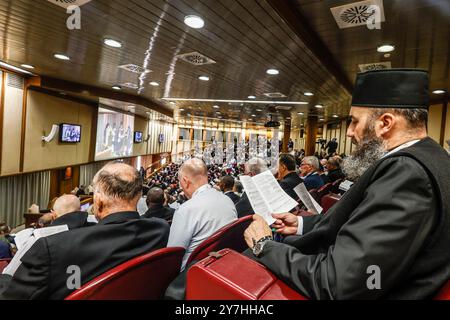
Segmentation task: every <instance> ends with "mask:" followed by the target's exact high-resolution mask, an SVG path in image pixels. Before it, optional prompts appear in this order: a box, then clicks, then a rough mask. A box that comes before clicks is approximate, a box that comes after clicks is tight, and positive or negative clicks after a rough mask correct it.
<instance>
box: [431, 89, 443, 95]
mask: <svg viewBox="0 0 450 320" xmlns="http://www.w3.org/2000/svg"><path fill="white" fill-rule="evenodd" d="M433 93H434V94H444V93H445V90H442V89H438V90H434V91H433Z"/></svg>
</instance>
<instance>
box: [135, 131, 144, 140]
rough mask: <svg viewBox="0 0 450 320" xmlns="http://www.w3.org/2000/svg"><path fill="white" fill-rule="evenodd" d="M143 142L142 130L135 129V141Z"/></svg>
mask: <svg viewBox="0 0 450 320" xmlns="http://www.w3.org/2000/svg"><path fill="white" fill-rule="evenodd" d="M141 142H142V132H141V131H135V132H134V143H141Z"/></svg>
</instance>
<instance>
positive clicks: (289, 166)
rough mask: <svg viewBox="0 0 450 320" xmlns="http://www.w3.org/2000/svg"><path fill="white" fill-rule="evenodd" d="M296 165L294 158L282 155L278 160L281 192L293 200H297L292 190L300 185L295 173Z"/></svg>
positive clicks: (300, 181)
mask: <svg viewBox="0 0 450 320" xmlns="http://www.w3.org/2000/svg"><path fill="white" fill-rule="evenodd" d="M295 167H296V163H295V158H294V156H292V155H290V154H287V153H282V154H280V159H279V160H278V181H279V184H280V186H281V188H283V190H284V191H285V192H286V193H287V194H288V195H289V196H290V197H291V198H292V199H294V200H298V196H297V194H296V193H295V191H294V188H295V187H297V186H298V185H299V184H300V183H302V182H303V181H302V179H301V178H300V177H299V175H298V174H297V172H296V171H295Z"/></svg>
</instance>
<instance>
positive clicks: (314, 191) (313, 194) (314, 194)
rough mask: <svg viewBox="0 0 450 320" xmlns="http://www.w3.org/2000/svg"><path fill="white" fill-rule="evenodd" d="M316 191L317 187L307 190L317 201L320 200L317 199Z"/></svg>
mask: <svg viewBox="0 0 450 320" xmlns="http://www.w3.org/2000/svg"><path fill="white" fill-rule="evenodd" d="M317 191H318V190H317V189H311V190H309V191H308V192H309V194H310V195H311V196H312V197H313V198H314V200H316V201H317V202H320V201H319V194H318V193H317Z"/></svg>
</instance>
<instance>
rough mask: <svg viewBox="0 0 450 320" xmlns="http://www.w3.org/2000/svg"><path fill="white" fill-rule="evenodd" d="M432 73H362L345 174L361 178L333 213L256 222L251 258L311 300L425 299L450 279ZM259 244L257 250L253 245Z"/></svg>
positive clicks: (445, 188) (447, 198)
mask: <svg viewBox="0 0 450 320" xmlns="http://www.w3.org/2000/svg"><path fill="white" fill-rule="evenodd" d="M428 104H429V91H428V74H427V73H426V72H425V71H421V70H406V69H391V70H382V71H373V72H367V73H362V74H359V75H358V77H357V80H356V86H355V91H354V95H353V101H352V108H351V110H350V117H351V124H350V126H349V128H348V131H347V136H348V137H350V138H351V139H352V142H353V143H354V144H355V145H356V151H355V153H354V154H353V155H352V156H351V157H349V159H348V160H346V162H345V164H344V169H345V170H346V173H347V174H348V175H349V176H350V177H352V178H353V180H355V181H356V183H355V184H354V185H353V186H352V187H351V189H350V190H349V191H347V193H346V194H345V195H344V196H343V198H342V199H341V200H340V201H339V202H338V203H337V204H336V205H335V206H334V207H332V208H331V209H330V210H329V211H328V212H327V214H326V215H318V216H313V217H303V218H301V217H297V216H294V215H292V214H289V213H286V214H279V215H273V216H274V218H276V219H277V221H276V222H275V224H274V225H273V227H274V228H275V229H277V232H279V233H281V234H283V235H286V236H288V237H286V238H285V241H284V242H285V243H278V242H274V241H272V240H271V229H270V228H269V226H268V225H267V224H266V223H265V221H264V220H263V219H262V218H261V217H260V216H258V215H255V216H254V221H253V223H252V224H251V225H250V226H249V228H248V229H247V230H246V232H245V239H246V241H247V244H248V245H249V247H250V248H252V249H253V252H252V253H251V254H250V253H249V252H247V254H248V255H250V256H251V257H252V258H253V259H255V260H256V261H258V262H260V263H261V264H263V265H265V266H266V267H267V268H269V269H270V270H271V271H272V272H273V273H275V275H276V276H278V277H279V278H280V279H281V280H283V281H285V282H286V283H287V284H289V285H290V286H291V287H292V288H294V289H296V290H297V291H298V292H300V293H302V294H304V295H305V296H307V297H309V298H312V299H378V298H385V299H423V298H430V297H433V296H434V295H435V294H436V293H437V292H438V291H439V289H440V288H441V287H442V286H443V285H444V284H445V283H446V281H447V280H449V278H450V250H449V243H450V192H449V191H450V188H449V186H450V170H448V169H446V168H450V158H449V157H448V155H447V153H446V152H445V150H444V149H443V148H442V147H441V146H440V145H438V144H437V143H436V142H434V141H433V140H432V139H430V138H429V137H427V129H426V125H427V116H428V111H427V108H428ZM255 243H256V244H255Z"/></svg>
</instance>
